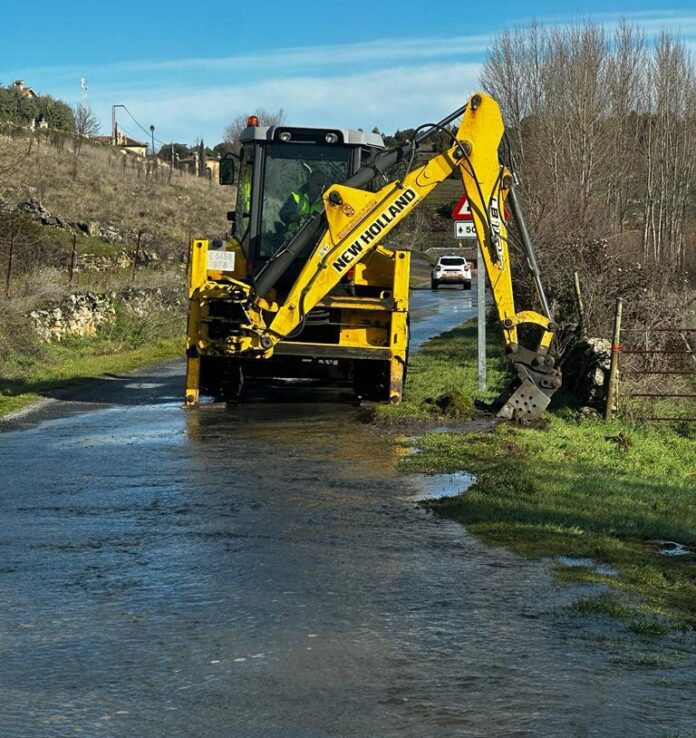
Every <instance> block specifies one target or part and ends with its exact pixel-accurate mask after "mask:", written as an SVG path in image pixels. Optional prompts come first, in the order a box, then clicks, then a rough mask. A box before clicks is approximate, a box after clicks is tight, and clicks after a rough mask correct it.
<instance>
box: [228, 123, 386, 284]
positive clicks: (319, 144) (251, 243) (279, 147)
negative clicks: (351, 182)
mask: <svg viewBox="0 0 696 738" xmlns="http://www.w3.org/2000/svg"><path fill="white" fill-rule="evenodd" d="M240 141H241V152H240V156H241V158H240V160H239V162H238V166H239V170H238V171H239V175H238V177H237V178H236V180H237V184H238V194H237V205H236V209H235V212H234V216H232V220H233V235H234V237H235V238H236V239H237V241H238V242H239V243H240V244H241V246H242V249H243V250H244V254H245V256H246V262H247V265H248V270H247V271H248V275H252V274H254V273H256V272H257V271H258V269H259V268H260V267H261V266H262V265H263V264H264V263H265V262H267V261H268V260H269V259H270V258H271V257H272V256H273V255H274V254H276V253H277V251H278V250H279V249H280V247H281V246H282V245H283V243H285V241H287V240H288V239H289V238H291V237H292V236H293V235H294V234H295V233H296V232H297V230H298V229H299V226H300V225H301V224H302V219H300V221H299V222H298V221H297V220H295V221H294V222H288V221H289V218H288V212H289V210H291V209H292V208H291V205H292V204H293V203H292V200H290V201H289V199H290V198H292V197H293V193H295V199H297V198H298V196H299V197H300V198H302V200H303V206H304V208H305V211H306V210H307V208H310V209H311V212H316V211H317V210H321V209H323V207H322V206H321V200H320V195H321V193H322V192H323V191H324V190H325V189H326V187H328V186H329V185H331V184H334V183H340V182H344V181H345V180H346V179H348V177H350V176H351V175H352V174H354V173H355V172H356V171H357V170H358V169H359V168H360V167H361V166H363V165H364V164H365V163H366V162H367V161H369V160H370V159H371V158H372V157H373V156H374V154H375V153H376V152H378V151H381V150H383V149H384V141H383V140H382V137H381V135H379V134H378V133H367V132H365V131H360V130H353V129H346V128H298V127H291V126H284V125H283V126H255V125H250V126H248V127H247V128H246V129H244V131H242V133H241V136H240ZM314 245H315V244H311V243H310V244H309V245H308V247H307V249H306V251H305V253H304V254H303V255H301V256H300V258H298V259H297V260H296V263H295V265H294V268H293V269H292V270H289V271H290V272H291V273H288V274H286V275H285V278H286V279H289V280H292V279H294V277H295V276H296V275H297V273H298V271H299V269H300V268H301V267H302V266H303V264H304V262H305V261H306V260H307V258H308V257H309V254H310V253H311V251H312V250H313V248H314ZM279 286H280V285H279Z"/></svg>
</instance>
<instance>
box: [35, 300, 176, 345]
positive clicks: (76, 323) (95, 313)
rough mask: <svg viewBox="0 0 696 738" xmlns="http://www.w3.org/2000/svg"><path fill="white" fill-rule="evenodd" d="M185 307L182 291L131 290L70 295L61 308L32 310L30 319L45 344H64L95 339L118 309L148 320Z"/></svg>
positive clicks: (56, 306) (55, 306) (112, 319)
mask: <svg viewBox="0 0 696 738" xmlns="http://www.w3.org/2000/svg"><path fill="white" fill-rule="evenodd" d="M184 303H185V300H184V296H183V294H181V293H180V291H179V290H176V291H167V290H162V289H160V288H153V289H138V288H134V287H128V288H126V289H124V290H121V292H119V293H116V292H109V293H106V294H97V293H94V292H82V293H75V294H72V295H68V296H67V297H66V298H65V299H64V300H63V301H62V302H61V303H60V304H58V305H54V306H50V307H47V308H46V309H43V310H32V312H31V313H29V318H30V320H31V322H32V327H33V329H34V332H35V333H36V335H37V336H38V337H39V338H40V339H41V340H42V341H47V342H50V341H62V340H63V339H64V338H67V337H69V336H76V337H83V338H84V337H89V336H93V335H94V334H95V333H96V332H97V329H98V328H99V326H101V325H104V324H108V323H113V322H114V321H115V320H116V316H117V306H118V307H119V308H121V309H123V310H125V311H127V312H129V313H131V314H132V315H135V316H136V317H138V318H145V317H147V316H148V315H151V314H152V313H153V312H156V311H161V310H168V311H177V310H178V311H183V308H184Z"/></svg>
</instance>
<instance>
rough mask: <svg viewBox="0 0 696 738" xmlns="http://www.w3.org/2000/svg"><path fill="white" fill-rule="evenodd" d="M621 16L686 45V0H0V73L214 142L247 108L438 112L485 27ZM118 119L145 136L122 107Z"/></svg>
mask: <svg viewBox="0 0 696 738" xmlns="http://www.w3.org/2000/svg"><path fill="white" fill-rule="evenodd" d="M586 17H591V18H592V19H594V20H595V21H597V22H601V23H606V24H608V25H611V24H613V23H615V22H616V21H617V20H618V19H619V18H621V17H626V18H628V19H630V20H633V21H635V22H636V23H638V24H639V25H641V26H643V27H644V29H645V31H646V33H647V34H648V35H653V34H655V33H657V32H658V31H659V30H660V29H661V28H663V27H666V28H669V29H670V30H672V31H675V32H677V33H678V34H681V36H682V37H683V38H684V40H685V41H686V42H687V43H688V44H689V46H690V47H691V49H692V50H695V51H696V6H694V3H693V0H690V1H689V2H685V1H684V0H674V1H673V2H670V3H669V5H668V6H667V9H665V8H660V7H659V4H658V3H657V2H656V1H655V0H651V1H650V2H648V1H642V0H634V1H633V2H626V0H617V1H616V2H612V0H609V2H601V3H600V2H575V3H563V2H554V3H552V2H536V3H529V2H528V3H523V2H514V3H513V2H507V1H506V0H502V1H499V2H497V3H495V4H492V3H470V4H454V3H453V4H451V5H450V4H445V3H438V4H437V5H435V4H434V3H427V2H421V3H418V4H415V3H410V2H393V1H392V0H386V1H381V0H373V2H366V1H365V0H353V1H352V2H349V3H347V2H339V3H329V2H326V0H320V1H319V2H317V1H316V0H315V2H312V3H309V2H305V0H295V1H294V2H287V3H279V2H270V1H268V0H267V1H266V2H253V0H252V1H251V2H249V1H247V2H245V3H235V2H232V1H230V0H227V2H219V1H218V0H211V1H208V2H205V3H201V4H200V5H195V4H193V3H184V2H178V1H177V0H170V2H166V3H165V2H161V1H160V0H152V1H151V2H138V3H136V2H131V0H119V1H117V2H114V3H86V2H85V3H82V2H70V1H69V0H64V1H63V2H61V3H57V2H55V0H54V1H53V2H47V1H46V0H38V1H36V2H33V3H31V4H26V5H25V4H20V3H12V6H11V7H4V8H3V12H2V21H1V25H2V27H1V28H0V83H2V84H8V83H10V82H12V81H13V80H14V79H24V80H25V82H26V83H27V84H29V85H31V86H32V87H34V88H35V89H36V90H38V91H39V92H42V93H48V94H52V95H54V96H57V97H61V98H63V99H65V100H67V101H68V102H71V103H74V102H78V101H79V99H80V79H81V78H82V77H84V78H86V79H87V81H88V91H89V103H90V105H91V106H92V108H93V109H94V110H95V112H96V113H97V115H98V116H99V118H100V120H101V123H102V127H103V128H104V129H105V132H108V131H107V129H108V128H109V127H110V125H111V123H110V120H111V105H112V104H115V103H122V104H125V105H127V106H128V108H129V110H130V111H131V112H132V113H133V115H134V116H135V118H136V119H137V120H138V121H139V122H140V123H142V124H143V125H144V126H145V127H146V128H147V127H149V125H150V124H154V125H155V129H156V130H155V135H156V137H157V138H158V139H159V140H160V141H165V142H168V141H170V140H174V141H183V142H188V143H193V142H195V140H196V139H197V138H198V137H203V138H204V139H205V141H206V143H209V144H211V145H212V144H215V143H217V142H218V141H219V140H221V138H222V132H223V129H224V127H225V125H226V124H227V123H228V122H229V121H230V120H231V119H233V118H234V117H235V116H237V115H239V114H247V113H248V112H250V111H253V109H254V108H256V107H259V106H260V107H265V108H267V109H271V110H275V109H277V108H280V107H282V108H283V109H284V110H285V112H286V117H287V120H288V122H289V123H292V124H297V125H302V124H306V125H327V126H329V125H343V126H350V127H362V128H372V127H373V126H375V125H378V126H379V127H380V128H381V129H382V130H385V131H387V132H391V131H393V130H395V129H396V128H399V127H400V128H405V127H409V126H415V125H418V124H420V123H423V122H426V121H427V120H430V119H434V118H441V117H443V116H444V115H446V114H447V113H449V112H450V111H451V110H453V109H455V108H457V107H459V105H461V103H462V101H463V100H464V99H465V98H466V96H467V95H468V94H470V93H471V91H472V90H474V89H475V88H477V87H478V76H479V72H480V67H481V63H482V61H483V60H484V59H485V55H486V49H487V47H488V44H489V42H490V40H491V38H492V37H493V36H494V35H495V34H496V33H497V32H499V31H500V30H502V29H503V28H505V27H510V26H515V25H524V24H526V23H527V22H529V20H530V19H531V18H537V19H540V20H542V21H543V22H545V23H548V24H557V23H565V22H569V21H572V20H576V19H578V18H586ZM119 121H120V122H121V125H122V127H123V128H124V130H126V131H128V132H129V133H131V134H132V135H133V136H135V137H140V138H144V135H143V134H142V132H141V131H139V130H138V128H137V127H136V125H135V124H134V123H133V121H131V120H130V119H129V118H128V117H127V116H125V114H123V113H121V112H119Z"/></svg>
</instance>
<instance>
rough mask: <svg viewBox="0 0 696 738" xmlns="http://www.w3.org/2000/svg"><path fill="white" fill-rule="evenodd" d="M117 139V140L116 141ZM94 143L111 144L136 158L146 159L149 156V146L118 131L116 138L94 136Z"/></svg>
mask: <svg viewBox="0 0 696 738" xmlns="http://www.w3.org/2000/svg"><path fill="white" fill-rule="evenodd" d="M114 139H115V140H114ZM92 141H99V142H100V143H103V144H110V145H111V146H116V148H118V149H120V150H121V151H127V152H128V153H130V154H135V155H136V156H141V157H143V158H144V157H146V156H147V148H148V147H147V144H146V143H143V142H142V141H136V139H134V138H131V137H130V136H126V134H125V133H122V132H121V131H119V130H117V131H116V135H115V136H94V137H93V138H92Z"/></svg>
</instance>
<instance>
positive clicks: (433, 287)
mask: <svg viewBox="0 0 696 738" xmlns="http://www.w3.org/2000/svg"><path fill="white" fill-rule="evenodd" d="M439 286H440V283H439V282H438V281H437V280H436V279H431V280H430V289H431V290H436V289H437V288H438V287H439Z"/></svg>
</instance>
